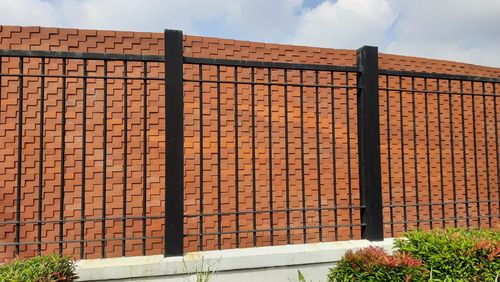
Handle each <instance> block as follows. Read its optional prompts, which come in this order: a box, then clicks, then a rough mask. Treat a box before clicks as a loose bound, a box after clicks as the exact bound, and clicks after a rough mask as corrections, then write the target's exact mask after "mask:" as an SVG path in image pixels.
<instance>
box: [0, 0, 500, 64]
mask: <svg viewBox="0 0 500 282" xmlns="http://www.w3.org/2000/svg"><path fill="white" fill-rule="evenodd" d="M317 2H320V4H319V5H316V6H314V4H313V3H317ZM0 24H9V25H40V26H59V27H73V28H92V29H115V30H133V31H156V32H158V31H161V30H163V28H171V29H182V30H184V32H185V33H186V34H195V35H205V36H219V37H226V38H235V39H244V40H254V41H267V42H277V43H293V44H298V45H309V46H322V47H331V48H349V49H355V48H359V47H361V46H362V45H377V46H379V49H380V51H382V52H386V53H396V54H403V55H410V56H423V57H430V58H438V59H449V60H456V61H463V62H469V63H476V64H482V65H490V66H498V67H500V56H498V51H499V50H500V0H439V1H437V0H418V1H415V0H324V1H322V2H321V0H314V1H313V0H210V1H203V0H0Z"/></svg>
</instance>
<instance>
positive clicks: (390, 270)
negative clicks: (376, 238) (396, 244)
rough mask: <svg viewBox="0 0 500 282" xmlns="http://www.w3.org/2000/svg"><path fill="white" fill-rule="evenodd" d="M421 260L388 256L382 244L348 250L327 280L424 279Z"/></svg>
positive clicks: (406, 255)
mask: <svg viewBox="0 0 500 282" xmlns="http://www.w3.org/2000/svg"><path fill="white" fill-rule="evenodd" d="M425 274H426V272H425V268H424V267H423V266H422V262H421V261H420V260H418V259H415V258H413V257H411V256H410V255H408V254H405V253H396V254H394V255H389V254H388V253H387V252H386V251H385V250H384V249H382V248H380V247H367V248H363V249H360V250H358V251H356V252H353V251H347V252H346V254H345V255H344V257H342V259H341V260H340V261H339V262H338V264H337V266H336V267H335V268H333V269H331V271H330V273H329V275H328V281H339V282H340V281H346V282H347V281H421V280H423V279H424V277H425Z"/></svg>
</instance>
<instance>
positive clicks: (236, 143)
mask: <svg viewBox="0 0 500 282" xmlns="http://www.w3.org/2000/svg"><path fill="white" fill-rule="evenodd" d="M238 127H239V124H238V67H236V66H235V67H234V150H235V154H234V162H235V166H234V174H235V179H234V187H235V191H234V193H235V201H236V248H239V247H240V197H239V196H240V195H239V194H240V193H239V182H240V178H239V171H240V169H239V151H238V149H239V148H238V146H239V145H238V143H239V142H238Z"/></svg>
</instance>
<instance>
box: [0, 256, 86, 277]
mask: <svg viewBox="0 0 500 282" xmlns="http://www.w3.org/2000/svg"><path fill="white" fill-rule="evenodd" d="M77 278H78V277H77V276H76V274H75V264H74V262H73V260H72V259H71V258H69V257H61V256H58V255H47V256H37V257H33V258H30V259H16V260H13V261H12V262H10V263H8V264H5V265H0V281H1V282H4V281H5V282H7V281H9V282H11V281H12V282H24V281H40V282H49V281H50V282H52V281H58V282H59V281H60V282H70V281H75V280H76V279H77Z"/></svg>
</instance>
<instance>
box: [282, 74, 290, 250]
mask: <svg viewBox="0 0 500 282" xmlns="http://www.w3.org/2000/svg"><path fill="white" fill-rule="evenodd" d="M283 75H284V85H285V89H284V90H285V189H286V191H285V198H286V199H285V200H286V240H287V242H288V244H290V241H291V240H290V239H291V238H290V237H291V236H290V171H289V165H290V164H289V160H288V78H287V70H286V69H283Z"/></svg>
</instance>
